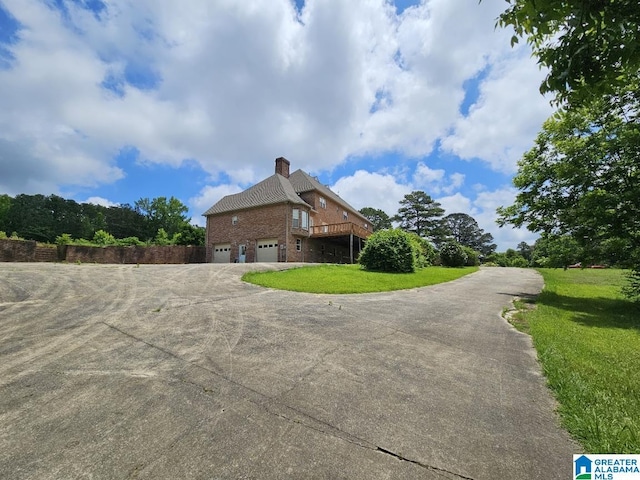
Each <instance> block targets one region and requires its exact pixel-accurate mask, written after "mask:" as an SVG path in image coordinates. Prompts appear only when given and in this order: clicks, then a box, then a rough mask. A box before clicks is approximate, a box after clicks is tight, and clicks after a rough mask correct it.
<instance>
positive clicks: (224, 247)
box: [213, 243, 231, 263]
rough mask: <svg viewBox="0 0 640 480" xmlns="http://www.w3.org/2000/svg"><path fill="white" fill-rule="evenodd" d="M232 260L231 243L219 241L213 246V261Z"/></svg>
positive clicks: (227, 261)
mask: <svg viewBox="0 0 640 480" xmlns="http://www.w3.org/2000/svg"><path fill="white" fill-rule="evenodd" d="M230 261H231V244H230V243H219V244H217V245H214V246H213V263H229V262H230Z"/></svg>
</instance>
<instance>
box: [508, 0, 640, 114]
mask: <svg viewBox="0 0 640 480" xmlns="http://www.w3.org/2000/svg"><path fill="white" fill-rule="evenodd" d="M507 3H508V4H509V6H508V7H507V9H506V10H505V11H504V12H503V13H502V14H501V15H500V18H499V19H498V23H499V25H501V26H503V27H504V26H511V27H513V29H514V33H515V35H514V36H513V37H512V39H511V43H512V44H514V43H517V42H518V40H519V39H520V38H524V39H526V41H527V43H528V44H529V45H530V46H531V47H532V49H533V54H534V56H536V57H538V63H539V64H540V65H541V66H542V67H545V68H548V69H549V73H548V75H547V77H546V79H545V80H544V82H543V83H542V85H541V87H540V90H541V92H542V93H547V92H551V93H555V94H556V99H557V101H558V103H561V102H565V101H568V103H582V102H583V101H585V100H589V99H591V98H596V97H598V96H601V95H603V94H609V93H611V92H613V91H615V90H616V89H617V88H619V87H621V86H624V85H627V84H628V83H629V82H635V81H637V79H638V71H639V70H640V28H638V25H639V24H640V8H639V6H638V0H580V1H568V0H562V1H559V0H507Z"/></svg>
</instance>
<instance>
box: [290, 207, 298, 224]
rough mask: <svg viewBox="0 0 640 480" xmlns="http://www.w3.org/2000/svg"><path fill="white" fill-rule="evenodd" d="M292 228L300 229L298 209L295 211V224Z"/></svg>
mask: <svg viewBox="0 0 640 480" xmlns="http://www.w3.org/2000/svg"><path fill="white" fill-rule="evenodd" d="M291 226H292V227H293V228H300V210H298V209H297V208H294V209H293V224H292V225H291Z"/></svg>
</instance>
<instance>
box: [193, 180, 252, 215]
mask: <svg viewBox="0 0 640 480" xmlns="http://www.w3.org/2000/svg"><path fill="white" fill-rule="evenodd" d="M242 190H243V189H242V188H241V187H240V186H239V185H228V184H224V185H216V186H213V185H206V186H205V187H203V188H202V189H201V190H200V192H199V193H198V195H197V196H195V197H193V198H190V199H189V202H188V203H189V206H190V207H191V208H192V209H193V210H195V211H196V212H200V213H201V214H202V213H204V212H206V211H207V210H208V209H209V208H211V207H212V206H213V205H214V204H215V203H216V202H217V201H218V200H220V199H221V198H222V197H224V196H226V195H233V194H234V193H239V192H241V191H242Z"/></svg>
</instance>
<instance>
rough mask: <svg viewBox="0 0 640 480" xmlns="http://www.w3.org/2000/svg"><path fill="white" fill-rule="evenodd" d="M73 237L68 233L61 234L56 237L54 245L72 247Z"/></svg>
mask: <svg viewBox="0 0 640 480" xmlns="http://www.w3.org/2000/svg"><path fill="white" fill-rule="evenodd" d="M72 244H73V237H72V236H71V235H70V234H68V233H63V234H62V235H58V236H57V237H56V245H72Z"/></svg>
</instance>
